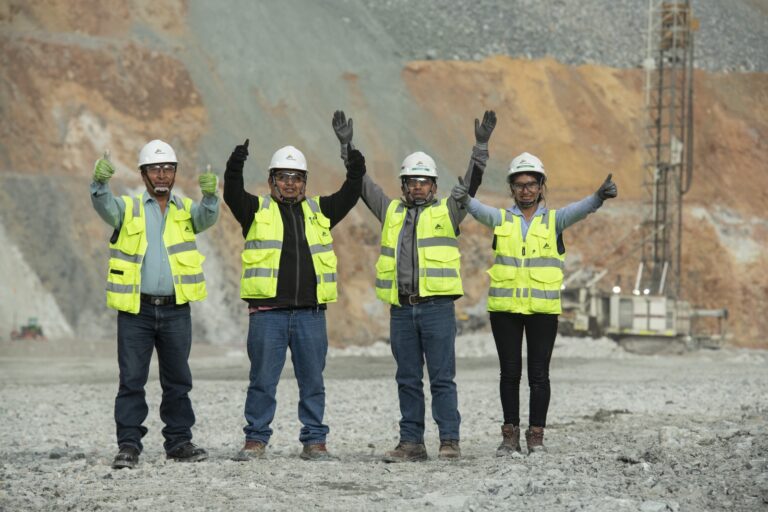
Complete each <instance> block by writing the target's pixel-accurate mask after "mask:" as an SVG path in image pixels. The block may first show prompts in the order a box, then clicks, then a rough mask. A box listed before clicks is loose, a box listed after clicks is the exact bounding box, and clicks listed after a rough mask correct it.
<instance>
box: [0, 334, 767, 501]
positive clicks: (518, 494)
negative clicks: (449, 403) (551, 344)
mask: <svg viewBox="0 0 768 512" xmlns="http://www.w3.org/2000/svg"><path fill="white" fill-rule="evenodd" d="M457 347H458V349H457V351H458V355H459V356H460V357H459V363H458V379H457V380H458V385H459V392H460V396H459V398H460V408H461V412H462V418H463V421H462V437H463V439H462V451H463V459H462V460H461V461H459V462H457V463H446V462H441V461H438V460H437V459H436V457H435V456H436V451H437V443H438V441H437V438H436V429H435V427H434V425H433V424H432V422H431V421H428V422H427V423H428V430H427V435H426V441H427V446H428V450H429V452H430V460H429V461H428V462H425V463H418V464H404V465H397V464H395V465H392V464H384V463H382V462H380V457H381V455H382V453H383V452H384V451H385V450H388V449H390V448H392V447H393V446H394V445H395V443H396V442H397V419H398V414H397V399H396V389H395V385H394V382H393V378H392V375H393V364H392V361H391V356H389V355H387V353H386V352H387V347H386V346H385V345H383V344H379V345H375V346H373V347H369V348H367V349H364V348H360V347H357V348H355V349H354V350H353V351H350V350H347V351H337V350H334V351H332V354H331V356H330V357H329V364H328V370H327V380H326V386H327V391H328V408H327V415H326V420H327V423H328V424H329V426H330V427H331V436H330V437H329V440H328V441H329V448H330V449H331V450H332V451H333V453H334V454H335V455H336V456H337V457H338V460H336V461H332V462H322V463H307V462H304V461H301V460H300V459H299V458H298V453H299V451H300V445H299V443H298V442H297V441H296V437H297V435H298V429H299V424H298V423H297V420H296V403H297V399H298V398H297V390H296V383H295V380H294V379H293V378H292V376H291V372H290V369H288V370H287V371H286V373H285V374H284V379H283V381H282V382H281V385H280V387H279V389H278V410H277V417H276V418H275V421H274V423H273V427H274V428H275V435H274V437H273V439H272V442H271V445H270V449H269V451H268V454H269V456H268V458H267V459H266V460H265V461H263V462H259V463H241V462H235V461H232V460H231V457H232V455H233V454H234V453H235V451H236V449H237V448H238V447H239V445H240V444H241V442H242V434H241V428H242V423H243V420H242V404H243V397H244V392H245V387H246V377H245V376H246V368H247V363H246V358H245V355H244V354H243V352H242V351H241V350H240V349H239V348H238V349H232V348H229V349H224V348H221V347H210V346H200V345H198V346H195V348H194V351H195V354H194V356H193V360H192V364H193V372H194V374H195V376H196V385H195V389H194V391H193V394H192V398H193V403H194V405H195V409H196V413H197V417H198V422H197V425H196V427H195V430H194V432H195V441H196V442H198V443H199V444H201V445H203V446H205V447H206V448H207V449H208V450H209V452H210V459H209V460H208V461H206V462H202V463H197V464H192V465H187V464H180V463H172V462H167V461H166V460H165V458H164V453H163V452H162V438H161V436H160V429H161V427H162V425H161V424H160V422H159V419H158V416H157V406H158V403H159V384H158V382H157V380H156V378H155V377H153V378H152V380H151V382H150V384H149V385H148V400H149V403H150V410H151V412H150V416H149V418H148V421H147V426H148V427H149V434H148V435H147V437H146V438H145V446H146V448H145V451H144V453H143V454H142V458H141V464H140V466H139V467H138V468H137V469H135V470H132V471H128V470H123V471H113V470H111V469H110V467H109V464H110V462H111V459H112V457H113V456H114V453H115V448H114V447H113V431H114V424H113V420H112V401H113V398H114V393H115V390H116V374H115V371H116V368H115V363H114V361H113V355H112V354H111V352H112V351H113V348H112V347H111V345H110V344H109V343H93V344H82V343H81V344H69V345H67V346H64V345H59V346H56V347H46V346H44V345H33V346H31V348H30V346H29V345H20V344H9V343H4V344H2V345H0V369H1V371H0V417H2V418H3V421H2V422H0V510H46V511H53V510H121V511H122V510H150V509H151V510H158V511H165V510H168V511H170V510H179V509H182V510H236V509H246V508H248V509H254V508H255V509H259V510H286V511H288V510H291V511H293V510H308V509H313V510H382V511H383V510H387V511H391V510H473V511H480V510H564V511H571V510H598V511H616V510H628V511H629V510H632V511H634V510H640V511H678V510H680V511H687V510H691V511H694V510H695V511H703V510H712V511H714V510H728V511H733V510H745V511H746V510H750V511H754V510H761V509H763V508H765V507H766V506H767V505H768V427H767V426H766V425H767V424H768V423H767V422H766V419H768V398H766V389H767V386H768V372H766V366H768V352H765V351H747V350H735V349H725V350H720V351H701V352H695V353H688V354H685V355H683V356H675V357H666V358H664V357H642V356H636V355H630V354H626V353H624V352H623V351H621V350H619V349H617V348H616V347H615V346H614V345H613V344H612V343H611V342H609V341H607V340H598V341H584V340H575V339H567V338H563V339H561V340H559V341H558V346H557V347H556V349H555V357H554V360H553V368H552V381H553V399H552V403H551V407H550V417H549V425H548V428H547V438H546V442H547V445H548V447H549V451H548V453H545V454H535V455H532V456H517V457H512V458H496V457H495V456H494V450H495V448H496V446H497V444H498V442H499V437H500V436H499V415H500V407H499V404H498V398H497V389H498V384H497V375H498V370H497V366H496V361H495V359H494V357H493V349H492V342H491V340H490V337H489V335H487V334H476V335H471V336H463V337H460V338H459V340H458V342H457ZM152 374H153V375H156V368H154V367H153V370H152ZM526 409H527V398H526V397H525V395H523V410H526ZM427 410H429V408H428V409H427ZM525 416H526V415H525V414H523V417H524V418H525ZM524 422H525V420H524Z"/></svg>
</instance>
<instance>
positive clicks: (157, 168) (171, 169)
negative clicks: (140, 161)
mask: <svg viewBox="0 0 768 512" xmlns="http://www.w3.org/2000/svg"><path fill="white" fill-rule="evenodd" d="M146 169H147V172H150V173H152V174H160V172H161V171H163V172H165V174H173V173H175V172H176V165H175V164H153V165H148V166H147V167H146Z"/></svg>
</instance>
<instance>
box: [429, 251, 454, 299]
mask: <svg viewBox="0 0 768 512" xmlns="http://www.w3.org/2000/svg"><path fill="white" fill-rule="evenodd" d="M424 260H425V261H424V263H425V268H423V269H420V271H419V274H420V275H419V279H423V280H424V288H426V289H427V290H428V291H430V292H449V291H451V290H454V289H456V288H457V284H458V283H459V282H460V281H459V270H458V269H459V268H460V260H461V255H460V254H459V251H458V250H456V249H455V248H452V247H425V248H424ZM459 289H460V288H459ZM458 293H461V292H460V291H459V292H458Z"/></svg>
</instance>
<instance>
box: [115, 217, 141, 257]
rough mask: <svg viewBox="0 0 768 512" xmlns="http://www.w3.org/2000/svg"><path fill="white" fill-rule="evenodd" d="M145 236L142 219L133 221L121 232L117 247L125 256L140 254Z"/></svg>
mask: <svg viewBox="0 0 768 512" xmlns="http://www.w3.org/2000/svg"><path fill="white" fill-rule="evenodd" d="M143 234H144V224H143V223H142V219H141V218H134V219H132V220H131V221H130V222H129V223H128V224H127V225H126V226H125V229H124V230H122V231H121V232H120V236H119V237H118V239H117V243H116V244H115V247H116V248H117V249H119V250H120V251H121V252H124V253H125V254H130V255H134V254H137V253H138V252H139V245H140V244H141V238H142V235H143Z"/></svg>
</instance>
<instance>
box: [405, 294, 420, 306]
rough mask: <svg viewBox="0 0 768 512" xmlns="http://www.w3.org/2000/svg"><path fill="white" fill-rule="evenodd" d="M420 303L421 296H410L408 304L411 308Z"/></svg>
mask: <svg viewBox="0 0 768 512" xmlns="http://www.w3.org/2000/svg"><path fill="white" fill-rule="evenodd" d="M418 303H419V296H418V295H409V296H408V304H410V305H411V306H415V305H416V304H418Z"/></svg>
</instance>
